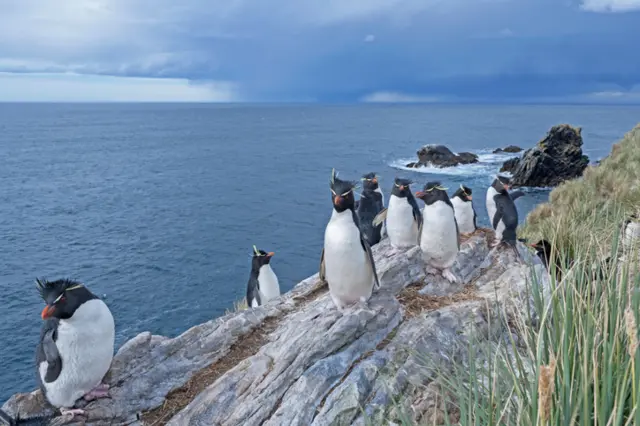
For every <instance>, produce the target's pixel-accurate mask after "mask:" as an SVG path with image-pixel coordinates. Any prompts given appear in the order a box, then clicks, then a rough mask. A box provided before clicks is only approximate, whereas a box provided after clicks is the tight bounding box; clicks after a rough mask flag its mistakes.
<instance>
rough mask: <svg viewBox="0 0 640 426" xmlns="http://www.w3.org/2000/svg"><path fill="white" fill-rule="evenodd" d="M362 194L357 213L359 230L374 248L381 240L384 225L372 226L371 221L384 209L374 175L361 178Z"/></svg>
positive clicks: (376, 178) (382, 199) (380, 192)
mask: <svg viewBox="0 0 640 426" xmlns="http://www.w3.org/2000/svg"><path fill="white" fill-rule="evenodd" d="M362 181H363V183H362V193H361V194H360V201H359V202H358V206H357V212H358V219H359V220H360V229H361V230H362V234H363V235H364V237H365V238H366V239H367V242H368V243H369V245H370V246H372V247H373V246H374V245H376V244H378V243H379V242H380V240H381V239H382V227H383V225H384V224H378V225H377V226H374V225H373V219H374V218H375V217H376V215H377V214H378V213H380V212H381V211H382V209H384V197H383V196H382V191H381V190H380V186H379V185H378V177H377V176H376V175H375V173H367V174H366V175H364V176H363V177H362Z"/></svg>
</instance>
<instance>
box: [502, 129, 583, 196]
mask: <svg viewBox="0 0 640 426" xmlns="http://www.w3.org/2000/svg"><path fill="white" fill-rule="evenodd" d="M581 131H582V129H581V128H580V127H572V126H570V125H568V124H560V125H557V126H553V127H552V128H551V130H549V132H548V133H547V136H546V137H545V138H544V139H542V140H541V141H540V142H538V144H537V145H536V146H535V147H533V148H532V149H529V150H527V151H526V152H525V153H524V155H523V156H522V159H521V160H520V162H519V163H518V165H517V167H516V168H515V169H514V171H513V177H512V179H511V184H512V186H514V187H516V186H532V187H551V186H557V185H559V184H560V183H562V182H564V181H565V180H569V179H574V178H577V177H580V176H582V173H583V171H584V169H585V168H586V167H587V165H588V164H589V157H587V156H586V155H584V154H583V153H582V135H581Z"/></svg>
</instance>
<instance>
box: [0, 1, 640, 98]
mask: <svg viewBox="0 0 640 426" xmlns="http://www.w3.org/2000/svg"><path fill="white" fill-rule="evenodd" d="M639 41H640V0H253V1H249V0H180V1H175V0H64V1H58V0H0V101H5V102H7V101H9V102H11V101H52V102H55V101H70V102H82V101H95V102H100V101H104V102H130V101H133V102H135V101H141V102H430V103H434V102H476V101H477V102H484V101H496V102H516V101H533V102H537V101H540V102H602V103H608V102H611V103H640V55H639V54H638V53H637V52H638V51H639V47H638V44H639Z"/></svg>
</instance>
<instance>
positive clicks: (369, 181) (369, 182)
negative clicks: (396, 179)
mask: <svg viewBox="0 0 640 426" xmlns="http://www.w3.org/2000/svg"><path fill="white" fill-rule="evenodd" d="M362 189H363V190H364V191H375V190H376V189H378V176H376V174H375V173H373V172H371V173H367V174H365V175H362Z"/></svg>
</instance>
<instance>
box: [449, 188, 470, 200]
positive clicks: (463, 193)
mask: <svg viewBox="0 0 640 426" xmlns="http://www.w3.org/2000/svg"><path fill="white" fill-rule="evenodd" d="M472 194H473V192H472V191H471V188H469V187H468V186H464V185H460V188H458V189H456V192H454V193H453V197H451V198H455V197H458V198H460V199H461V200H462V201H465V202H469V201H471V200H472Z"/></svg>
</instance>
